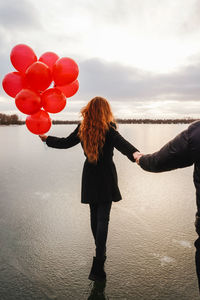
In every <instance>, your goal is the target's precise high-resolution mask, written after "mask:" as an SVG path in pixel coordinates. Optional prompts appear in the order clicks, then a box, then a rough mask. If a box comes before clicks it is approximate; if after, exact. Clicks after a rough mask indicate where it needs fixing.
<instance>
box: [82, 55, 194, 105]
mask: <svg viewBox="0 0 200 300" xmlns="http://www.w3.org/2000/svg"><path fill="white" fill-rule="evenodd" d="M199 78H200V59H199V62H198V63H197V64H195V65H188V66H186V67H184V68H181V69H180V70H179V71H177V72H173V73H170V74H157V75H155V74H151V73H149V72H144V71H141V70H139V69H136V68H133V67H127V66H123V65H120V64H117V63H107V62H105V61H102V60H99V59H91V60H87V61H83V62H81V63H80V77H79V80H80V82H81V85H80V94H82V95H84V96H86V97H91V95H93V96H95V95H102V96H105V97H107V98H110V99H112V100H120V101H122V100H127V101H131V100H141V101H148V100H153V99H154V100H178V99H179V100H200V85H199Z"/></svg>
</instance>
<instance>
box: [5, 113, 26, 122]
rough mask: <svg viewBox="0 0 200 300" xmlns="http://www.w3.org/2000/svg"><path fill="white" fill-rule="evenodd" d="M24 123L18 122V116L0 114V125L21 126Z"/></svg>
mask: <svg viewBox="0 0 200 300" xmlns="http://www.w3.org/2000/svg"><path fill="white" fill-rule="evenodd" d="M21 124H25V121H20V120H19V117H18V115H16V114H14V115H5V114H1V113H0V125H21Z"/></svg>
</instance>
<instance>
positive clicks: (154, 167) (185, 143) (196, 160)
mask: <svg viewBox="0 0 200 300" xmlns="http://www.w3.org/2000/svg"><path fill="white" fill-rule="evenodd" d="M139 164H140V166H141V167H142V168H143V169H144V170H146V171H149V172H165V171H170V170H174V169H177V168H185V167H188V166H191V165H193V164H194V176H193V179H194V185H195V188H196V201H197V220H198V217H200V121H196V122H194V123H192V124H191V125H190V126H189V127H188V128H187V129H186V130H184V131H183V132H181V133H180V134H179V135H177V136H176V137H175V138H174V139H173V140H171V141H170V142H168V143H167V144H166V145H165V146H163V147H162V148H161V149H160V150H159V151H157V152H155V153H153V154H147V155H144V156H142V157H141V158H140V162H139ZM196 225H198V229H197V230H198V231H199V233H200V219H199V220H198V224H196Z"/></svg>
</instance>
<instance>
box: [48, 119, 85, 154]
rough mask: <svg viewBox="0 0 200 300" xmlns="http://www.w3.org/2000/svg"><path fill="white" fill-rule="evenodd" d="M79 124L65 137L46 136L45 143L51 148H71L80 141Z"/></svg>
mask: <svg viewBox="0 0 200 300" xmlns="http://www.w3.org/2000/svg"><path fill="white" fill-rule="evenodd" d="M79 126H80V125H78V126H77V127H76V129H75V130H74V131H73V132H72V133H71V134H70V135H69V136H68V137H66V138H58V137H55V136H48V137H47V139H46V144H47V145H48V146H49V147H52V148H58V149H67V148H71V147H73V146H75V145H77V144H78V143H80V139H79V137H78V131H79Z"/></svg>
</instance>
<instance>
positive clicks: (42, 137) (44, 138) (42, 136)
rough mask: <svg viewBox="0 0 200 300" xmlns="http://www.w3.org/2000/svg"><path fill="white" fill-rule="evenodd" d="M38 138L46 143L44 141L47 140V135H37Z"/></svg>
mask: <svg viewBox="0 0 200 300" xmlns="http://www.w3.org/2000/svg"><path fill="white" fill-rule="evenodd" d="M39 138H40V139H41V140H42V141H43V142H46V139H47V135H44V134H43V135H39Z"/></svg>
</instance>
